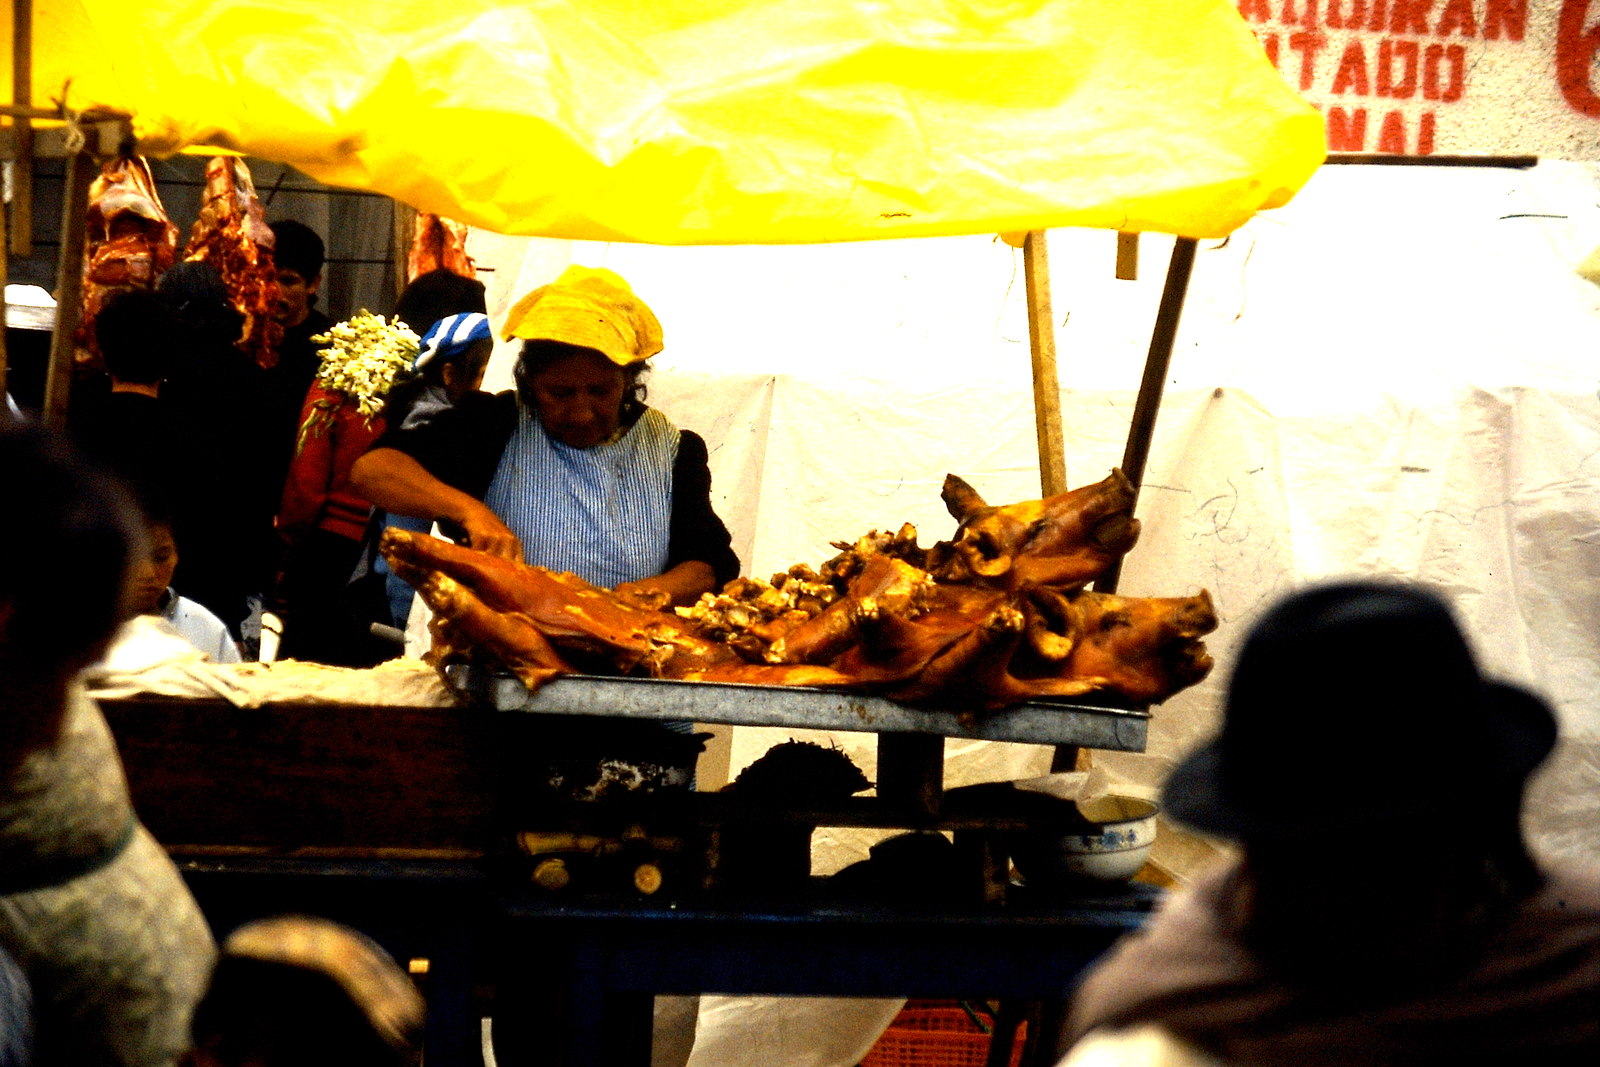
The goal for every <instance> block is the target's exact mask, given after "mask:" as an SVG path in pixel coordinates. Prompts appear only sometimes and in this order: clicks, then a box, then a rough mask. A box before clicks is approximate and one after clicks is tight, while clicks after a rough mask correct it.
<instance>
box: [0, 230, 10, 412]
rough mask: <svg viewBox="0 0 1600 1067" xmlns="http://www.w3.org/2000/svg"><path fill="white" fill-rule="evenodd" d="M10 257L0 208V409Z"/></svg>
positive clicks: (0, 404)
mask: <svg viewBox="0 0 1600 1067" xmlns="http://www.w3.org/2000/svg"><path fill="white" fill-rule="evenodd" d="M10 265H11V257H10V256H8V255H7V254H6V213H5V209H4V208H0V408H4V407H5V402H6V376H7V374H8V373H9V366H8V363H7V359H6V331H5V324H6V283H7V282H8V281H10V278H11V274H10Z"/></svg>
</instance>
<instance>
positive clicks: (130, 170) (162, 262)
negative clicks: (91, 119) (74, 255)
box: [74, 156, 178, 361]
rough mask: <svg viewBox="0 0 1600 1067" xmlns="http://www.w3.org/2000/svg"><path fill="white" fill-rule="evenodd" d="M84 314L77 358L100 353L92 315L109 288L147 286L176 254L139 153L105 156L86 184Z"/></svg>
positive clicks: (172, 232) (174, 231) (171, 228)
mask: <svg viewBox="0 0 1600 1067" xmlns="http://www.w3.org/2000/svg"><path fill="white" fill-rule="evenodd" d="M85 221H86V225H87V227H88V241H87V244H86V246H85V249H84V268H83V314H82V318H81V319H80V321H79V324H78V331H77V335H76V337H75V338H74V340H75V341H76V342H77V348H78V350H79V355H80V360H83V361H90V360H93V359H94V358H95V356H96V355H97V354H98V349H97V348H96V346H95V344H94V320H95V316H97V315H98V314H99V313H100V307H101V305H103V304H104V303H105V299H106V296H107V295H108V294H109V293H110V292H111V291H112V290H113V289H122V288H137V289H151V288H154V287H155V284H156V279H158V278H159V277H161V274H162V272H164V271H165V270H166V269H167V268H168V267H170V266H172V264H173V263H174V262H176V260H177V257H178V227H177V226H175V225H174V224H173V222H172V220H171V219H170V218H168V217H167V211H166V208H164V207H162V205H161V197H160V196H159V195H158V194H157V192H156V183H155V179H154V177H153V176H152V175H151V173H150V164H149V162H147V161H146V160H145V159H144V158H143V157H142V156H118V157H117V158H115V159H110V160H107V161H106V163H105V165H104V166H103V167H101V168H100V176H99V177H97V178H96V179H95V180H94V182H93V184H91V185H90V186H89V208H88V212H87V215H86V216H85Z"/></svg>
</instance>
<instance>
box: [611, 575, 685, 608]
mask: <svg viewBox="0 0 1600 1067" xmlns="http://www.w3.org/2000/svg"><path fill="white" fill-rule="evenodd" d="M611 591H612V592H613V593H615V594H617V596H619V597H621V598H622V599H623V600H625V601H627V602H628V603H629V604H632V605H633V606H634V607H636V608H643V609H644V610H645V611H666V610H667V609H668V608H670V607H671V606H672V594H671V593H669V592H668V591H667V590H665V589H657V588H655V587H654V586H653V585H651V584H650V582H649V580H646V581H643V582H623V583H622V584H621V585H619V586H617V587H616V588H615V589H613V590H611Z"/></svg>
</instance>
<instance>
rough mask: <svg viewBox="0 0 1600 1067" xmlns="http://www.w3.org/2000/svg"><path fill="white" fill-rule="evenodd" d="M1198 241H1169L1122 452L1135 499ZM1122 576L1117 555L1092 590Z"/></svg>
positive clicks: (1109, 589) (1109, 588)
mask: <svg viewBox="0 0 1600 1067" xmlns="http://www.w3.org/2000/svg"><path fill="white" fill-rule="evenodd" d="M1197 244H1198V242H1197V241H1196V240H1195V239H1194V238H1193V237H1179V238H1178V239H1177V240H1176V241H1175V242H1174V243H1173V245H1172V259H1171V260H1169V261H1168V263H1167V282H1166V285H1165V286H1164V287H1163V288H1162V290H1161V304H1160V306H1159V307H1158V308H1157V310H1156V324H1155V329H1154V330H1152V331H1151V334H1150V352H1149V355H1147V356H1146V357H1145V362H1144V380H1143V381H1141V382H1140V383H1139V397H1138V399H1137V400H1136V401H1135V402H1134V405H1133V422H1132V424H1131V425H1130V426H1129V427H1128V444H1127V447H1126V449H1125V450H1124V451H1123V453H1122V473H1123V474H1126V475H1127V476H1128V481H1130V482H1132V483H1133V492H1134V501H1135V503H1137V501H1138V493H1139V488H1140V486H1142V485H1143V484H1144V468H1145V463H1146V462H1147V461H1148V460H1149V458H1150V441H1151V439H1152V438H1154V436H1155V432H1156V414H1157V413H1158V412H1159V411H1160V409H1161V392H1162V390H1163V389H1164V388H1165V387H1166V384H1167V369H1168V368H1169V367H1170V366H1171V364H1172V346H1173V343H1174V342H1175V341H1176V340H1177V337H1178V320H1179V318H1180V317H1182V315H1183V298H1184V296H1185V295H1186V294H1187V293H1188V291H1189V275H1190V274H1191V273H1192V272H1193V270H1194V253H1195V247H1196V245H1197ZM1121 577H1122V561H1121V560H1120V559H1119V560H1117V561H1116V562H1115V563H1113V564H1112V565H1111V566H1110V567H1109V568H1107V570H1106V572H1105V573H1104V574H1102V575H1101V576H1100V577H1099V578H1097V579H1095V583H1094V587H1095V590H1096V591H1097V592H1101V593H1114V592H1116V589H1117V582H1118V580H1119V579H1120V578H1121Z"/></svg>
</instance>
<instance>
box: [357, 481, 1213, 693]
mask: <svg viewBox="0 0 1600 1067" xmlns="http://www.w3.org/2000/svg"><path fill="white" fill-rule="evenodd" d="M942 496H943V499H944V501H945V504H946V506H947V507H948V508H949V510H950V513H951V514H952V516H954V517H955V519H956V520H957V522H958V523H959V525H958V526H957V529H956V532H955V535H954V536H953V537H952V538H951V539H950V540H949V541H941V542H939V543H937V544H935V545H933V546H931V547H929V548H922V547H920V546H919V545H918V544H917V534H916V531H915V530H914V529H912V528H911V527H910V526H909V525H907V526H904V527H901V528H900V530H898V531H896V532H894V533H883V532H878V531H874V532H872V533H869V534H867V535H865V536H863V537H861V538H859V539H857V540H856V541H853V542H836V543H835V545H834V547H836V548H838V549H839V550H840V551H839V554H838V555H836V556H834V557H833V558H832V559H830V560H828V561H827V562H826V563H824V564H823V565H822V567H821V568H820V569H818V570H815V571H813V570H812V569H810V568H809V567H806V566H803V565H800V566H795V567H791V568H790V569H789V570H788V571H786V572H784V573H782V574H778V575H774V576H773V578H772V580H771V581H761V580H760V579H755V578H738V579H735V580H734V581H732V582H730V583H728V585H727V586H725V587H724V588H723V589H722V591H721V592H720V593H715V594H707V595H706V596H705V597H702V598H701V600H700V602H699V603H697V604H695V605H694V606H693V607H689V608H679V609H677V610H676V611H661V610H652V609H650V608H648V607H643V606H641V605H640V604H639V603H637V602H636V601H634V600H630V599H628V598H625V597H622V596H619V595H617V594H615V593H613V592H611V591H609V590H606V589H599V588H596V587H594V586H591V585H589V584H588V583H586V582H584V581H582V580H581V579H579V578H576V577H575V576H573V575H570V574H563V573H558V572H553V571H548V570H544V569H542V568H539V567H529V566H525V565H523V564H520V563H511V562H508V561H506V560H501V559H496V558H494V557H492V556H488V555H485V554H483V553H481V552H475V551H473V550H471V549H468V548H462V547H459V546H457V545H453V544H451V543H449V542H448V541H441V540H439V539H437V538H433V537H428V536H426V535H423V534H415V533H410V532H407V531H404V530H397V529H390V530H386V531H385V532H384V535H383V542H382V548H383V553H384V555H385V556H386V557H387V558H388V560H389V562H390V564H391V565H392V566H393V567H394V569H395V572H396V573H397V574H399V575H400V576H401V577H402V578H404V579H406V580H407V581H408V582H410V583H411V584H412V585H413V586H415V587H416V588H417V590H418V592H419V593H420V594H421V595H422V597H423V599H424V600H425V601H426V602H427V603H428V605H429V606H430V607H431V608H432V609H433V612H434V647H433V656H434V658H435V662H437V663H439V664H440V665H441V666H442V665H444V664H446V663H448V662H451V661H454V660H458V659H460V658H463V657H482V656H488V657H492V658H493V659H495V660H498V661H499V662H500V663H501V664H503V665H504V666H506V667H507V668H509V669H510V670H511V671H512V672H514V673H515V674H516V675H517V676H518V677H519V678H520V679H521V680H522V681H523V682H524V684H526V685H527V686H528V687H529V688H530V689H531V688H537V687H538V686H540V685H542V684H543V683H544V682H546V681H548V680H550V679H551V678H554V677H556V676H558V675H561V674H566V673H572V672H575V671H582V672H587V673H622V674H633V675H643V676H647V677H654V678H674V679H684V680H691V681H708V682H749V683H755V684H765V685H808V686H819V687H825V688H834V689H854V690H860V691H864V692H871V693H875V694H879V695H882V696H886V697H888V698H890V699H892V700H897V701H901V702H904V703H908V704H921V705H926V706H944V707H959V708H978V709H993V708H999V707H1004V706H1006V705H1009V704H1014V703H1017V702H1019V701H1023V700H1028V699H1032V698H1036V697H1076V696H1082V695H1084V694H1088V693H1094V692H1105V693H1112V694H1116V695H1118V696H1120V697H1122V698H1124V699H1125V700H1128V701H1132V702H1135V703H1141V704H1143V703H1153V702H1157V701H1161V700H1164V699H1165V698H1167V697H1169V696H1171V695H1172V694H1173V693H1176V692H1177V691H1178V690H1180V689H1183V688H1185V687H1187V686H1190V685H1193V684H1194V683H1196V682H1198V681H1200V680H1201V679H1202V678H1204V677H1205V676H1206V674H1207V673H1208V672H1209V671H1210V669H1211V657H1210V656H1209V655H1208V654H1207V653H1206V650H1205V645H1204V644H1203V643H1202V642H1201V641H1200V638H1202V637H1203V636H1204V635H1206V634H1208V633H1210V632H1211V631H1212V630H1213V629H1215V628H1216V625H1217V618H1216V612H1215V611H1214V610H1213V608H1212V605H1211V598H1210V596H1209V594H1207V593H1206V592H1205V591H1203V590H1202V591H1201V592H1200V593H1198V594H1196V595H1194V596H1190V597H1169V598H1148V597H1147V598H1138V597H1121V596H1115V595H1112V594H1107V593H1097V592H1094V591H1092V590H1089V589H1086V588H1085V586H1086V585H1087V583H1089V582H1090V581H1092V580H1093V579H1094V578H1095V576H1096V575H1098V574H1100V573H1102V572H1103V571H1104V570H1105V569H1106V568H1107V567H1109V566H1110V565H1111V564H1112V563H1113V562H1114V561H1115V560H1116V559H1118V558H1119V557H1120V556H1122V555H1123V554H1124V553H1125V552H1127V551H1128V550H1129V549H1130V548H1132V547H1133V545H1134V542H1135V541H1136V540H1137V539H1138V536H1139V523H1138V520H1136V519H1134V518H1133V516H1132V508H1133V501H1134V492H1133V487H1132V486H1131V485H1130V484H1129V483H1128V480H1127V479H1126V478H1125V477H1123V475H1122V473H1121V472H1120V471H1113V472H1112V473H1111V476H1110V477H1108V478H1106V479H1105V480H1104V481H1102V482H1099V483H1096V484H1094V485H1090V486H1086V487H1084V488H1081V489H1075V490H1072V491H1071V492H1067V493H1062V494H1061V495H1059V496H1054V497H1050V498H1047V499H1045V500H1030V501H1025V502H1023V503H1019V504H1012V505H1009V506H1006V507H991V506H990V505H988V504H986V503H985V502H984V501H983V499H982V498H981V497H980V496H979V495H978V494H977V492H976V491H975V490H973V489H972V487H971V486H969V485H967V483H966V482H964V481H962V480H961V479H960V478H957V477H955V476H954V475H951V476H949V477H947V478H946V480H945V486H944V492H943V494H942Z"/></svg>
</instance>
